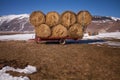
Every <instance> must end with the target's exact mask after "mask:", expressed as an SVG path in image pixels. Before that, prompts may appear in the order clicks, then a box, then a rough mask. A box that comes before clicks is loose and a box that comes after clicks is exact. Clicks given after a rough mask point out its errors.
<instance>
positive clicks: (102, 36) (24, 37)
mask: <svg viewBox="0 0 120 80" xmlns="http://www.w3.org/2000/svg"><path fill="white" fill-rule="evenodd" d="M34 37H35V34H16V35H1V36H0V40H1V41H9V40H29V39H34ZM101 39H120V32H111V33H99V34H98V35H94V36H89V35H88V34H84V37H83V39H82V40H101ZM90 44H107V45H110V46H119V47H120V42H113V41H105V42H92V43H90Z"/></svg>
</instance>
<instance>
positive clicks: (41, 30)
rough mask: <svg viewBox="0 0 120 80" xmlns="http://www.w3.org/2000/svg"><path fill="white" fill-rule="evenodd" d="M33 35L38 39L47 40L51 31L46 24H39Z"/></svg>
mask: <svg viewBox="0 0 120 80" xmlns="http://www.w3.org/2000/svg"><path fill="white" fill-rule="evenodd" d="M35 33H36V35H37V36H38V37H41V38H48V37H49V36H50V35H51V29H50V27H49V26H48V25H46V24H41V25H40V26H38V27H35Z"/></svg>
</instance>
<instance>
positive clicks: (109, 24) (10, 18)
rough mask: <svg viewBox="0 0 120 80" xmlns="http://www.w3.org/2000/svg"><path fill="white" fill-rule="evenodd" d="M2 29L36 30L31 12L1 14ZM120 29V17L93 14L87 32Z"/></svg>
mask: <svg viewBox="0 0 120 80" xmlns="http://www.w3.org/2000/svg"><path fill="white" fill-rule="evenodd" d="M0 31H17V32H24V31H34V27H33V26H32V25H31V24H30V22H29V14H20V15H7V16H0ZM115 31H120V18H115V17H106V16H93V19H92V23H91V24H90V25H89V26H88V28H87V30H86V32H115Z"/></svg>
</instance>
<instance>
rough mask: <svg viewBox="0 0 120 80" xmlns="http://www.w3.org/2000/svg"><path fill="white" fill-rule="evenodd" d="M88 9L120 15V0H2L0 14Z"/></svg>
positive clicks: (99, 13)
mask: <svg viewBox="0 0 120 80" xmlns="http://www.w3.org/2000/svg"><path fill="white" fill-rule="evenodd" d="M36 10H40V11H43V12H44V13H47V12H50V11H57V12H59V13H62V12H63V11H65V10H71V11H74V12H76V13H77V12H79V11H80V10H88V11H89V12H90V13H91V14H92V15H101V16H114V17H120V0H0V15H8V14H24V13H28V14H30V13H31V12H32V11H36Z"/></svg>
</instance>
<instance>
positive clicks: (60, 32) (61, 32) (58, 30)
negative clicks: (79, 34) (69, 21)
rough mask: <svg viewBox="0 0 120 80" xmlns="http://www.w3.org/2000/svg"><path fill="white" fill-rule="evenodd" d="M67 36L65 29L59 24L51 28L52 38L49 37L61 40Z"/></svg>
mask: <svg viewBox="0 0 120 80" xmlns="http://www.w3.org/2000/svg"><path fill="white" fill-rule="evenodd" d="M67 35H68V31H67V28H66V27H64V26H63V25H61V24H58V25H56V26H54V27H53V28H52V36H51V37H58V38H63V37H66V36H67Z"/></svg>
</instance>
